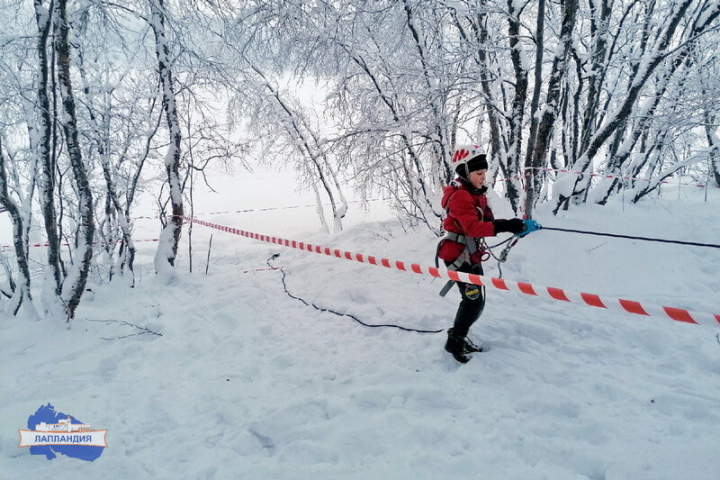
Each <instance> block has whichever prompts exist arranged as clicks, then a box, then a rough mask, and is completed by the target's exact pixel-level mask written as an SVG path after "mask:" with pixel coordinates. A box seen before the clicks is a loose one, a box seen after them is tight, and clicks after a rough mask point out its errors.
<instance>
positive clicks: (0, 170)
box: [0, 139, 32, 315]
mask: <svg viewBox="0 0 720 480" xmlns="http://www.w3.org/2000/svg"><path fill="white" fill-rule="evenodd" d="M7 163H8V162H7V160H6V157H5V153H4V152H3V148H2V139H0V211H2V210H3V209H4V210H7V211H8V213H9V214H10V218H11V219H12V226H13V247H14V248H15V258H16V259H17V265H18V283H17V285H16V286H15V290H16V291H15V292H14V294H13V298H12V299H11V304H10V309H9V310H10V312H11V313H12V315H17V313H18V311H19V310H20V307H21V306H22V303H23V301H24V300H27V302H28V303H30V302H32V295H31V294H30V267H29V261H28V260H29V259H28V254H27V251H28V249H27V244H26V236H25V227H24V221H23V216H22V214H21V212H20V208H19V207H18V205H17V204H16V203H15V202H14V201H13V199H12V198H11V197H10V193H9V191H8V182H7V171H6V169H5V165H6V164H7ZM9 273H10V272H8V274H9Z"/></svg>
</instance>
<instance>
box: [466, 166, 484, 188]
mask: <svg viewBox="0 0 720 480" xmlns="http://www.w3.org/2000/svg"><path fill="white" fill-rule="evenodd" d="M486 173H487V170H475V171H473V172H470V175H468V181H469V182H470V183H471V184H472V186H473V187H475V188H481V187H482V186H483V185H485V174H486Z"/></svg>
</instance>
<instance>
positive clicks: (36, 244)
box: [0, 238, 159, 250]
mask: <svg viewBox="0 0 720 480" xmlns="http://www.w3.org/2000/svg"><path fill="white" fill-rule="evenodd" d="M157 241H159V239H158V238H147V239H144V240H133V243H138V242H157ZM118 243H125V240H118ZM60 245H62V246H64V247H72V246H73V245H71V244H69V243H61V244H60ZM93 245H108V243H106V242H95V243H93ZM49 246H50V244H49V243H31V244H29V245H28V247H49ZM0 248H1V249H3V250H5V249H6V248H13V245H0Z"/></svg>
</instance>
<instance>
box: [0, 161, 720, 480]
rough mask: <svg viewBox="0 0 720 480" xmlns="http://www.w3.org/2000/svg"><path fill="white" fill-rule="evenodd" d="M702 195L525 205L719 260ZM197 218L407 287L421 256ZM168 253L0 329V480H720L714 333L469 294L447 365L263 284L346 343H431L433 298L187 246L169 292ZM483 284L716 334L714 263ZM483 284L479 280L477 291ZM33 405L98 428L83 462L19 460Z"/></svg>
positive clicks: (343, 326)
mask: <svg viewBox="0 0 720 480" xmlns="http://www.w3.org/2000/svg"><path fill="white" fill-rule="evenodd" d="M214 186H215V188H216V189H217V190H218V191H219V192H220V193H219V194H209V193H208V194H198V196H199V198H198V200H197V205H196V207H195V209H196V212H198V213H209V212H215V211H220V210H222V211H227V210H240V209H250V208H268V207H280V206H285V205H287V206H289V205H304V204H308V203H312V200H311V198H310V197H309V196H308V195H306V194H299V193H297V192H295V191H294V188H293V183H292V177H290V176H287V178H285V176H282V178H278V176H277V175H271V174H254V175H251V174H247V173H244V174H237V175H236V177H235V178H233V179H224V180H219V181H217V182H216V183H215V184H214ZM269 186H271V187H272V188H268V187H269ZM278 189H279V190H278ZM277 191H282V192H284V195H283V196H278V195H277ZM707 193H708V195H709V198H708V201H705V199H704V195H705V192H704V191H703V190H702V189H697V188H692V187H682V188H680V189H678V188H677V187H674V188H672V187H668V188H664V191H663V195H662V196H661V197H660V198H649V199H646V200H644V201H642V202H641V203H640V204H639V205H629V204H623V202H622V199H621V198H618V199H614V200H613V202H612V203H611V204H610V205H607V206H604V207H600V206H592V205H586V206H582V207H575V208H571V209H570V210H569V211H567V212H562V213H561V214H560V215H558V216H552V215H551V214H550V212H549V210H548V208H547V207H546V206H541V207H540V209H539V210H538V213H537V216H536V218H537V220H538V221H539V222H540V223H542V224H544V225H546V226H557V227H562V228H575V229H582V230H594V231H600V232H612V233H622V234H628V235H640V236H649V237H660V238H672V239H678V240H690V241H697V242H710V243H718V238H720V235H718V233H719V232H720V224H719V223H718V221H717V211H718V210H717V205H718V203H719V202H720V192H719V191H718V190H717V189H714V190H710V191H709V192H707ZM492 201H493V205H494V208H495V210H496V212H499V213H500V215H499V216H502V215H507V214H508V207H507V205H506V204H505V203H504V202H503V201H502V200H501V199H500V197H499V196H497V197H494V198H493V199H492ZM147 210H148V211H147V212H138V214H142V213H150V210H151V207H147ZM3 215H6V214H0V221H2V222H5V221H6V219H4V218H1V217H2V216H3ZM199 218H203V219H207V220H209V221H213V222H217V223H221V224H225V225H229V226H233V227H237V228H241V229H244V230H249V231H253V232H257V233H262V234H268V235H277V236H280V237H282V238H289V239H295V240H300V241H306V242H311V243H314V244H318V245H323V246H330V247H334V248H339V249H342V250H349V251H352V252H357V253H365V254H374V255H377V256H380V257H387V258H390V259H395V260H404V261H411V262H417V263H421V264H423V265H430V264H432V263H433V256H434V250H435V244H436V238H435V237H434V236H433V235H432V234H431V233H430V232H429V231H428V230H427V229H423V228H420V229H417V230H407V231H406V230H405V229H404V228H403V227H402V226H401V225H400V223H399V222H398V221H396V220H394V219H393V218H392V216H391V215H390V213H389V212H388V210H387V208H386V207H384V206H383V204H382V202H371V203H370V205H369V210H368V211H367V212H366V211H363V210H362V209H361V208H360V206H359V205H358V204H353V205H352V206H351V209H350V211H349V213H348V218H347V220H346V225H347V227H346V229H345V230H344V231H343V232H341V233H339V234H337V235H326V234H323V233H319V231H320V228H319V222H318V220H317V218H316V217H315V216H314V211H313V209H312V208H294V209H278V210H269V211H262V212H252V213H242V214H238V213H225V214H216V215H206V216H199ZM5 226H6V224H5V223H3V224H2V235H0V242H2V244H7V243H8V238H7V234H8V232H7V229H6V228H5ZM136 230H137V235H136V236H137V238H138V239H143V238H153V237H157V233H158V231H159V226H158V225H157V224H156V222H153V221H147V220H138V221H137V223H136ZM210 235H213V244H212V252H211V257H210V265H209V271H208V274H207V275H205V273H204V272H205V267H206V261H205V260H206V256H207V247H208V241H209V238H210ZM186 240H187V235H185V236H184V240H183V251H182V253H181V256H180V259H179V268H178V269H177V273H178V276H177V279H176V281H175V282H174V284H172V285H166V284H164V283H163V282H161V281H160V279H159V278H157V277H155V275H154V273H153V270H152V256H153V249H154V246H155V245H154V244H153V243H152V242H140V243H138V246H139V248H141V254H140V255H139V256H138V259H137V267H138V276H137V288H134V289H129V288H126V287H125V286H124V285H123V281H122V280H119V281H117V282H114V283H113V284H110V285H107V284H104V285H96V284H94V285H91V287H92V289H93V298H92V299H89V298H88V299H85V300H84V301H83V303H82V304H81V306H80V308H79V311H78V314H77V318H76V319H75V320H74V321H73V322H72V323H71V325H70V328H69V329H68V328H67V326H66V325H65V324H59V323H57V322H52V321H49V320H43V321H40V322H34V321H29V320H27V319H14V318H13V319H7V318H5V319H3V320H2V322H0V342H1V343H0V365H2V370H1V371H0V385H2V387H3V388H2V390H0V427H1V428H0V478H2V479H16V478H59V479H62V478H122V479H124V478H133V479H144V478H152V479H158V478H169V479H177V478H183V479H184V478H188V479H195V478H202V479H205V478H215V479H225V478H230V479H234V478H242V479H326V478H327V479H339V478H342V479H366V478H392V479H405V478H408V479H410V478H412V479H443V478H463V479H465V478H483V479H528V480H530V479H533V480H534V479H553V480H562V479H572V480H579V479H592V480H599V479H605V480H644V479H646V480H664V479H667V480H670V479H693V480H718V479H719V478H720V456H718V455H717V452H718V451H720V434H719V431H720V375H719V374H720V343H719V342H720V339H719V337H718V336H717V335H718V333H719V332H720V329H718V328H712V327H705V326H697V325H688V324H683V323H679V322H674V321H671V320H669V319H665V318H654V317H641V316H637V315H631V314H622V313H616V312H608V311H603V310H601V309H598V308H591V307H586V306H580V305H573V304H567V303H565V302H558V301H551V300H543V299H538V298H534V297H530V296H526V295H520V294H516V293H507V292H501V291H498V290H492V289H488V291H487V295H488V302H487V307H486V309H485V312H484V314H483V316H482V318H481V319H480V321H479V322H478V323H477V324H476V325H475V326H474V327H473V329H472V330H471V336H473V338H475V339H476V340H477V341H479V342H480V343H482V344H483V345H484V346H486V347H487V348H489V351H487V352H484V353H481V354H476V355H475V358H473V360H471V361H470V362H469V363H468V364H466V365H460V364H458V363H457V362H455V361H454V360H453V359H452V358H451V357H450V356H449V355H448V354H447V353H445V352H444V350H443V343H444V334H442V333H439V334H419V333H412V332H407V331H402V330H399V329H397V328H368V327H364V326H362V325H360V324H358V323H356V322H355V321H354V320H352V319H351V318H350V317H347V316H338V315H335V314H332V313H328V312H320V311H318V310H316V309H315V308H313V307H309V306H306V305H305V304H303V303H302V302H300V301H298V300H296V299H293V298H290V297H289V296H288V295H286V293H285V292H284V290H283V284H282V278H283V275H285V283H286V286H287V289H288V291H289V292H290V293H292V294H293V295H294V296H297V297H301V298H302V299H304V300H305V301H307V302H308V303H315V304H316V305H317V306H318V307H321V308H327V309H332V310H335V311H337V312H341V313H347V314H351V315H353V316H355V317H357V318H358V319H360V320H362V321H364V322H366V323H371V324H396V325H401V326H404V327H409V328H418V329H428V330H440V329H446V328H447V327H448V326H449V325H450V323H451V320H452V317H453V315H454V311H455V308H456V305H457V302H458V300H459V295H458V294H457V292H456V291H455V290H453V291H452V292H451V293H450V294H448V296H447V297H445V298H442V297H440V296H438V295H437V292H438V291H439V290H440V288H441V287H442V284H443V283H444V282H443V281H441V280H433V279H431V278H428V277H425V276H420V275H416V274H410V273H403V272H399V271H396V270H389V269H385V268H381V267H375V266H370V265H367V264H361V263H355V262H350V261H345V260H338V259H335V258H330V257H326V256H324V255H317V254H311V253H307V252H303V251H299V250H293V249H289V248H286V247H281V246H276V245H272V244H267V243H262V242H258V241H253V240H249V239H246V238H243V237H238V236H233V235H230V234H228V233H223V232H218V231H214V230H210V229H208V228H206V227H201V226H195V227H194V229H193V242H194V249H195V250H194V252H195V254H194V258H193V266H194V273H188V271H187V267H188V255H187V249H186V247H187V244H186V243H185V242H186ZM278 253H279V256H278V257H277V258H275V259H272V260H269V259H270V258H271V257H272V256H273V255H274V254H278ZM34 254H42V253H40V252H34ZM268 261H269V264H270V265H273V266H276V267H282V270H269V269H268ZM502 271H503V278H505V279H508V280H514V281H524V282H530V283H533V284H538V285H546V286H556V287H560V288H566V289H570V290H574V291H584V292H590V293H596V294H599V295H603V296H610V297H622V298H626V299H631V300H637V301H640V302H647V303H651V304H658V305H666V306H675V307H682V308H688V309H691V310H697V311H706V312H710V313H720V302H718V295H717V292H718V291H720V275H718V272H719V271H720V251H719V250H718V249H710V248H699V247H686V246H678V245H667V244H659V243H648V242H640V241H631V240H623V239H612V238H609V237H597V236H585V235H578V234H568V233H559V232H550V231H540V232H537V233H533V234H531V235H529V236H528V237H526V238H524V239H522V240H521V241H520V242H519V243H518V244H517V246H516V247H515V248H514V249H513V250H512V252H511V254H510V258H509V260H508V262H507V263H506V264H504V266H503V269H502ZM497 274H498V272H497V269H496V267H495V263H494V262H488V263H487V264H486V275H488V276H497ZM142 329H147V330H142ZM150 332H152V333H150ZM133 334H135V335H133ZM47 403H52V404H53V405H54V406H55V407H56V409H58V410H61V411H65V412H69V413H72V414H73V415H74V416H76V417H78V418H80V419H82V420H83V421H85V422H88V423H91V424H92V425H93V426H95V427H97V428H107V429H108V437H107V438H108V444H109V447H108V448H107V449H106V450H105V451H104V452H103V454H102V456H101V457H100V458H99V459H97V460H96V461H95V462H92V463H90V462H83V461H81V460H76V459H73V458H67V457H64V456H62V455H60V456H59V457H58V458H56V459H55V460H52V461H48V460H47V459H46V458H45V457H44V456H32V455H30V453H29V451H28V449H27V448H18V446H17V443H18V434H17V429H19V428H26V422H27V419H28V416H30V415H31V414H32V413H34V412H35V411H36V410H37V409H38V408H39V407H40V406H41V405H45V404H47Z"/></svg>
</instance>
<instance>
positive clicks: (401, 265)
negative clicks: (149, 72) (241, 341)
mask: <svg viewBox="0 0 720 480" xmlns="http://www.w3.org/2000/svg"><path fill="white" fill-rule="evenodd" d="M182 218H183V219H184V220H185V221H188V222H192V223H197V224H198V225H203V226H205V227H209V228H214V229H216V230H220V231H223V232H227V233H232V234H234V235H240V236H243V237H247V238H252V239H254V240H260V241H262V242H267V243H274V244H276V245H283V246H286V247H291V248H296V249H299V250H305V251H308V252H313V253H318V254H324V255H327V256H329V257H336V258H340V259H344V260H351V261H356V262H360V263H369V264H370V265H376V266H382V267H385V268H390V269H395V270H400V271H403V272H412V273H417V274H420V275H429V276H431V277H435V278H444V279H448V280H454V281H456V282H463V283H472V284H474V285H482V286H485V287H490V288H495V289H497V290H505V291H512V292H515V293H522V294H525V295H532V296H536V297H542V298H547V299H550V300H557V301H561V302H568V303H576V304H581V305H586V306H590V307H597V308H604V309H607V310H612V311H621V312H625V313H633V314H636V315H643V316H648V317H663V318H669V319H671V320H675V321H677V322H685V323H694V324H699V325H709V326H710V325H711V326H715V327H720V314H713V313H706V312H696V311H691V310H687V309H684V308H677V307H665V306H659V305H651V304H642V303H640V302H636V301H634V300H627V299H622V298H611V297H601V296H600V295H596V294H593V293H585V292H574V291H570V290H565V289H562V288H557V287H545V286H540V285H533V284H530V283H526V282H513V281H509V280H503V279H500V278H494V277H486V276H483V275H475V274H471V273H464V272H457V271H452V270H442V269H439V268H435V267H428V266H423V265H419V264H417V263H407V262H401V261H396V260H390V259H387V258H379V257H376V256H372V255H363V254H360V253H352V252H348V251H343V250H339V249H333V248H330V247H322V246H319V245H313V244H310V243H305V242H298V241H296V240H286V239H283V238H278V237H272V236H269V235H261V234H259V233H253V232H247V231H245V230H241V229H239V228H233V227H228V226H225V225H219V224H216V223H211V222H206V221H204V220H199V219H196V218H189V217H182Z"/></svg>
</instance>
